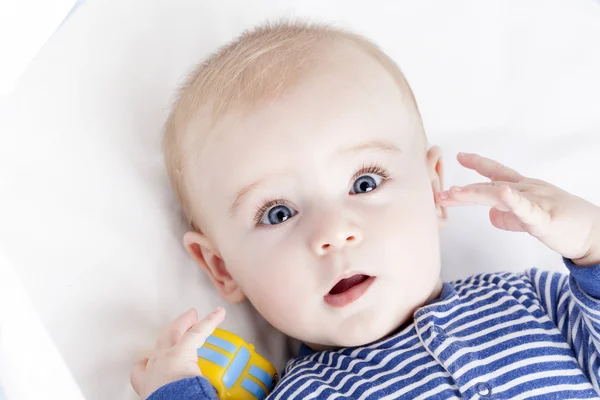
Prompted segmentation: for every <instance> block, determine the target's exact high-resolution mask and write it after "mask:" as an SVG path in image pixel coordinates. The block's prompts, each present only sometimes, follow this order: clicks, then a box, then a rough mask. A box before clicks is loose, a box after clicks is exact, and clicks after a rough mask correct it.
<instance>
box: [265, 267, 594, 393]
mask: <svg viewBox="0 0 600 400" xmlns="http://www.w3.org/2000/svg"><path fill="white" fill-rule="evenodd" d="M565 263H566V265H567V268H568V269H569V270H570V271H571V274H570V275H565V274H559V273H555V272H549V271H542V270H539V269H535V268H534V269H530V270H528V271H526V272H525V273H522V274H515V273H492V274H489V273H486V274H478V275H475V276H472V277H470V278H468V279H464V280H458V281H454V282H451V283H444V288H443V290H442V294H441V296H440V298H439V299H437V300H435V301H433V302H432V303H430V304H428V305H426V306H424V307H421V308H419V309H418V310H417V311H416V312H415V314H414V321H412V322H411V323H410V324H409V325H407V326H405V327H402V328H400V330H399V331H398V332H396V333H395V334H393V335H391V336H389V337H387V338H384V339H382V340H379V341H377V342H374V343H372V344H370V345H367V346H362V347H355V348H346V349H342V350H338V351H321V352H315V353H313V352H310V350H308V348H306V347H304V348H303V354H301V355H300V357H298V358H295V359H293V360H291V361H290V362H289V363H288V365H287V367H286V368H285V371H284V375H283V378H282V380H281V382H280V383H279V385H278V386H277V387H276V388H275V391H274V392H273V393H272V394H271V396H269V400H280V399H307V400H308V399H330V400H333V399H384V398H386V399H387V398H389V399H428V398H431V399H457V398H467V399H479V398H481V399H599V398H600V397H599V394H600V387H599V386H598V381H599V378H600V371H599V366H600V364H599V362H598V350H597V349H600V334H599V333H598V332H600V300H598V299H600V265H598V266H595V267H590V268H581V267H577V266H575V265H573V264H572V263H571V262H570V261H568V260H565ZM582 282H583V283H584V284H582Z"/></svg>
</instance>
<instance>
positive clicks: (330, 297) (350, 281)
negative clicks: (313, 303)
mask: <svg viewBox="0 0 600 400" xmlns="http://www.w3.org/2000/svg"><path fill="white" fill-rule="evenodd" d="M374 279H375V277H374V276H369V275H364V274H356V275H353V276H351V277H349V278H346V279H342V280H340V281H339V282H338V283H336V284H335V286H334V287H333V288H331V290H330V291H329V293H328V294H326V295H325V297H324V300H325V302H326V303H327V304H329V305H330V306H333V307H344V306H346V305H348V304H350V303H352V302H354V301H355V300H358V298H360V297H361V296H362V295H363V294H364V293H365V292H366V291H367V289H368V288H369V286H371V283H373V280H374Z"/></svg>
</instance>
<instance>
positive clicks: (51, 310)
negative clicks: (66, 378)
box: [0, 0, 600, 400]
mask: <svg viewBox="0 0 600 400" xmlns="http://www.w3.org/2000/svg"><path fill="white" fill-rule="evenodd" d="M278 16H287V17H290V16H292V17H293V16H310V17H312V18H313V19H315V18H316V19H319V20H324V21H333V22H336V23H337V24H338V25H341V26H345V27H348V28H351V29H354V30H356V31H358V32H360V33H363V34H365V35H367V36H369V37H370V38H372V39H373V40H374V41H376V42H377V43H379V44H380V45H381V46H382V47H383V48H384V50H385V51H387V52H388V53H389V54H390V55H391V56H392V57H394V58H395V59H396V60H397V61H398V63H399V64H400V66H401V68H402V69H403V71H404V72H405V74H406V75H407V78H408V80H409V82H410V83H411V85H412V87H413V89H414V92H415V94H416V97H417V100H418V102H419V105H420V108H421V111H422V113H423V117H424V120H425V124H426V128H427V131H428V135H429V137H430V140H431V142H433V143H437V144H440V145H441V146H442V148H443V150H444V151H445V152H446V156H447V158H446V170H447V174H446V183H447V184H463V183H466V182H471V181H474V180H475V179H477V178H476V176H475V175H474V174H473V173H470V172H469V173H468V172H465V171H463V170H461V169H459V167H458V166H457V163H456V162H455V161H454V159H453V157H454V155H455V154H456V152H457V151H476V152H480V153H482V154H484V155H487V156H490V157H493V158H497V159H498V160H500V161H502V162H504V163H506V164H509V165H510V166H512V167H514V168H516V169H518V170H520V171H521V172H522V173H524V174H528V175H532V176H535V177H538V178H541V179H547V180H550V181H552V182H553V183H555V184H557V185H559V186H562V187H563V188H565V189H568V190H571V191H573V192H574V193H576V194H579V195H581V196H583V197H587V198H589V199H590V200H592V201H595V202H597V203H600V184H599V183H598V182H599V180H598V171H600V168H599V167H598V161H597V156H598V151H599V150H600V74H598V71H600V52H599V51H598V39H599V38H600V3H599V2H598V1H595V0H571V1H570V2H568V3H567V2H562V1H553V0H538V1H534V0H528V1H522V0H519V1H516V0H499V1H486V2H482V1H480V0H472V1H467V0H454V1H447V0H418V1H416V0H415V1H407V0H396V1H385V0H372V1H369V2H365V1H362V0H355V1H348V0H331V1H322V0H293V1H292V0H289V1H277V0H261V1H252V2H247V1H236V0H205V1H185V0H152V1H149V0H112V1H111V0H103V1H93V0H92V1H88V2H86V3H84V4H83V5H81V6H80V8H79V9H78V11H77V13H75V14H74V15H73V16H72V17H71V18H69V19H68V20H67V21H66V23H64V24H63V26H62V27H61V28H60V29H59V30H58V32H57V33H56V34H55V35H54V36H53V37H52V39H51V40H50V41H49V42H48V43H47V44H46V46H45V47H44V48H43V49H42V51H41V52H40V53H39V54H38V55H37V57H36V58H35V59H34V60H33V61H32V63H31V64H30V66H29V68H28V69H27V70H26V71H25V73H24V74H23V76H22V78H21V80H20V82H19V84H18V85H17V87H16V89H15V92H14V95H13V96H12V98H10V99H9V101H8V102H7V103H6V104H4V105H2V106H3V107H4V112H3V110H2V109H0V117H1V116H4V124H5V125H4V127H3V129H0V131H1V132H2V135H1V136H0V246H2V247H4V248H5V250H6V253H7V255H8V256H9V257H10V259H11V260H12V261H13V263H14V269H15V270H16V272H17V273H18V275H19V278H20V280H21V281H22V283H23V285H24V287H25V289H26V291H27V293H28V295H29V298H30V300H31V302H32V304H33V306H34V307H35V311H36V312H37V314H38V315H39V316H40V319H41V321H42V323H43V325H44V326H45V328H46V330H47V333H48V335H49V337H50V338H51V339H52V340H53V342H54V345H55V346H56V348H57V349H58V350H59V352H60V354H61V356H62V358H63V359H64V362H65V363H66V365H67V366H68V368H69V369H70V371H71V373H72V374H73V377H74V379H75V381H76V382H77V384H78V385H79V386H80V388H81V391H82V392H83V394H84V395H85V397H86V398H87V399H124V398H134V394H133V392H132V391H131V389H130V388H129V382H128V379H129V376H128V375H129V367H130V364H131V363H132V362H133V360H134V359H136V358H138V357H142V356H143V355H144V354H145V352H146V351H147V350H148V349H149V347H150V346H151V345H152V344H153V341H154V339H155V337H156V335H157V333H158V330H159V328H160V327H161V326H162V325H163V324H165V323H166V322H167V321H168V320H170V319H172V318H173V317H174V316H176V315H177V314H178V313H179V312H181V311H183V310H185V309H187V308H188V307H190V306H195V307H197V308H198V309H199V310H200V311H201V312H203V311H207V310H209V309H212V307H213V306H215V305H217V304H221V301H220V300H219V299H218V298H217V296H216V294H215V292H214V291H213V289H212V288H211V287H210V285H209V282H208V280H207V279H206V278H205V277H204V276H203V275H202V274H201V273H200V271H198V269H197V268H196V267H195V266H194V265H193V263H192V262H191V261H190V260H189V259H188V257H187V255H186V254H185V252H184V250H183V247H182V245H181V236H182V234H183V232H184V230H185V224H184V222H183V220H182V219H181V217H180V214H179V208H178V206H177V204H176V201H175V199H174V196H173V195H172V194H171V192H170V189H169V186H168V183H167V180H166V174H165V172H164V170H163V165H162V158H161V154H160V147H159V144H160V130H161V124H162V122H163V120H164V118H165V116H166V113H167V108H168V105H169V102H170V99H171V95H172V92H173V90H174V89H175V88H176V86H177V83H178V82H179V80H180V78H181V77H182V75H183V74H184V73H186V72H187V71H188V70H189V69H190V68H191V67H192V65H193V64H194V63H196V62H198V61H199V60H200V59H201V58H202V57H204V56H205V55H207V54H208V53H209V52H211V51H213V50H214V49H215V47H216V46H218V45H220V44H222V43H224V42H225V41H227V40H230V39H231V38H233V37H234V36H235V35H237V34H238V33H240V32H241V30H243V29H244V28H247V27H249V26H252V25H254V24H255V23H258V22H261V21H263V20H264V19H265V18H266V17H271V18H273V17H278ZM7 110H8V111H7ZM9 119H12V120H13V122H14V124H13V127H12V128H9V127H7V124H8V123H7V121H8V120H9ZM0 128H2V126H0ZM450 217H451V222H450V224H449V226H448V227H447V229H446V230H445V232H444V235H443V262H444V264H443V268H444V271H443V277H444V278H445V279H453V278H457V277H462V276H466V275H468V274H471V273H475V272H481V271H497V270H511V271H520V270H523V269H525V268H528V267H531V266H532V265H537V266H540V267H545V268H552V269H561V268H562V267H561V265H560V259H559V258H558V257H557V256H556V255H555V254H552V252H550V251H549V250H546V249H545V248H544V247H543V246H541V245H539V244H538V243H536V242H535V241H534V240H532V239H530V238H528V237H526V236H525V235H521V234H509V233H505V232H500V231H497V230H495V229H494V228H492V227H491V226H490V225H489V223H488V221H487V210H485V209H483V208H481V209H461V210H452V212H451V213H450ZM15 301H17V300H15ZM228 312H229V317H228V319H227V321H226V323H225V324H224V327H225V328H226V329H230V330H232V331H234V332H237V333H239V334H241V335H242V336H244V337H245V338H247V339H248V340H250V341H252V342H254V343H255V344H256V345H257V347H258V349H259V350H261V351H262V352H263V353H265V355H266V356H267V357H269V358H270V359H272V360H273V361H274V362H275V363H276V364H278V365H279V366H281V365H282V364H283V361H284V360H285V357H286V356H287V352H286V347H285V346H286V344H285V341H284V339H283V338H282V337H281V335H279V334H278V333H276V332H274V331H273V330H272V329H270V328H269V327H268V326H267V325H266V323H265V322H264V321H263V320H262V319H260V318H258V317H257V316H256V315H255V314H254V313H253V312H252V311H251V309H250V307H249V306H248V305H245V306H240V307H228ZM45 362H47V363H49V364H44V368H53V365H52V362H51V361H45ZM37 365H38V364H37V363H36V366H37ZM10 400H12V399H10Z"/></svg>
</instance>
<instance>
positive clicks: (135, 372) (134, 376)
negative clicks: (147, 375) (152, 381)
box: [129, 358, 148, 396]
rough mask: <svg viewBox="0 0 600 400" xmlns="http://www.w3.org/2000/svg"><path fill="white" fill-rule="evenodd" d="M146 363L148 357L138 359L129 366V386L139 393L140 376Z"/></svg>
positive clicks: (144, 370)
mask: <svg viewBox="0 0 600 400" xmlns="http://www.w3.org/2000/svg"><path fill="white" fill-rule="evenodd" d="M146 364H148V359H147V358H144V359H143V360H139V361H138V362H136V363H135V364H133V367H132V368H131V375H130V377H129V380H130V382H131V387H132V388H133V390H135V392H136V393H137V394H138V396H139V395H140V383H141V382H142V376H143V375H144V372H146Z"/></svg>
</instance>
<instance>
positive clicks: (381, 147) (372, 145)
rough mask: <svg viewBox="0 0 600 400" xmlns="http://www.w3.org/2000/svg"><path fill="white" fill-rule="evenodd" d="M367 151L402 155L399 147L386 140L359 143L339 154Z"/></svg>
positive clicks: (341, 150) (342, 150)
mask: <svg viewBox="0 0 600 400" xmlns="http://www.w3.org/2000/svg"><path fill="white" fill-rule="evenodd" d="M365 150H378V151H384V152H386V153H402V150H400V148H398V146H396V145H395V144H393V143H392V142H388V141H385V140H370V141H368V142H364V143H359V144H357V145H354V146H351V147H346V148H343V149H340V151H339V153H342V154H343V153H358V152H361V151H365Z"/></svg>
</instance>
